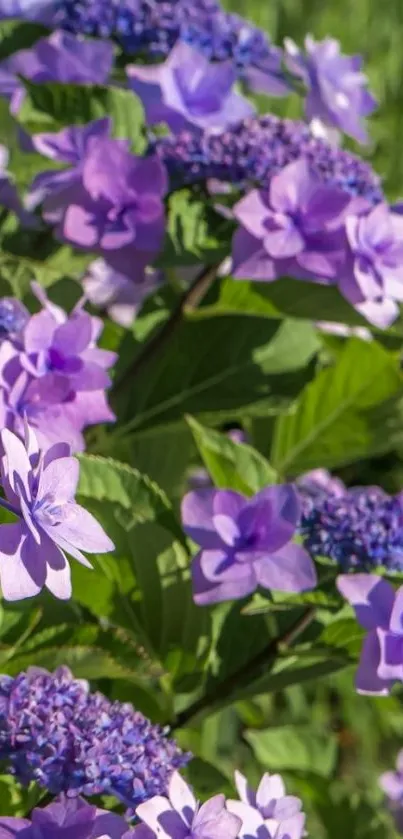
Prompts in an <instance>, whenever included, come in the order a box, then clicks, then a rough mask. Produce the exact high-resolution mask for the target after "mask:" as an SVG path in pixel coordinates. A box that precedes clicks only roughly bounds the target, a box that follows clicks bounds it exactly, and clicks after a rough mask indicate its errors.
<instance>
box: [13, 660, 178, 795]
mask: <svg viewBox="0 0 403 839" xmlns="http://www.w3.org/2000/svg"><path fill="white" fill-rule="evenodd" d="M0 759H1V760H4V761H6V763H7V766H8V769H9V771H11V772H12V774H14V775H15V776H16V778H17V779H18V781H20V783H23V784H28V783H30V782H31V781H36V783H38V784H39V785H40V786H41V787H42V788H45V789H47V790H48V791H49V792H50V793H52V794H54V795H57V794H59V793H60V792H66V794H67V795H68V796H69V797H76V796H78V795H81V794H83V795H89V796H91V795H100V794H105V795H114V796H115V797H116V798H118V799H119V800H120V801H121V802H123V803H124V804H125V805H126V806H127V807H129V808H133V807H136V806H137V805H138V804H140V802H142V801H145V800H147V799H148V798H151V797H153V796H155V795H165V794H166V792H167V790H168V786H169V782H170V779H171V777H172V773H173V772H174V770H175V769H179V768H181V767H183V766H185V765H186V763H188V761H189V760H190V755H189V754H185V753H183V752H181V750H180V749H179V748H178V746H177V745H176V743H175V742H174V741H173V740H170V739H168V738H167V737H166V736H165V734H164V732H163V731H162V730H161V729H160V728H159V727H158V726H156V725H152V724H151V723H150V721H149V720H148V719H147V718H146V717H144V716H143V715H142V714H141V713H140V712H139V711H136V710H135V709H134V708H133V707H132V706H131V705H129V704H127V703H126V704H122V703H120V702H110V701H109V700H108V699H106V697H104V696H103V695H102V694H100V693H91V692H90V689H89V685H88V683H87V682H85V681H84V680H83V679H74V678H73V676H72V674H71V673H70V671H69V670H68V669H67V668H65V667H61V668H59V669H58V670H56V671H55V672H54V673H48V672H46V671H45V670H41V669H38V668H36V667H33V668H30V669H29V670H28V671H27V672H26V673H20V675H19V676H16V677H15V678H11V677H10V676H3V677H1V679H0Z"/></svg>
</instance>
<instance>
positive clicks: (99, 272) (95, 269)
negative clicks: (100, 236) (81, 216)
mask: <svg viewBox="0 0 403 839" xmlns="http://www.w3.org/2000/svg"><path fill="white" fill-rule="evenodd" d="M133 269H134V270H133V273H132V274H131V275H130V276H127V275H126V274H122V273H120V272H119V271H115V269H114V268H112V267H111V266H110V265H108V263H107V262H105V260H104V259H96V260H95V261H94V262H91V264H90V265H89V266H88V269H87V273H86V274H85V277H84V278H83V281H82V282H83V286H84V290H85V293H86V296H87V298H88V300H89V301H90V303H92V304H93V305H94V306H98V307H99V308H100V309H105V310H106V311H107V313H108V315H109V317H110V318H111V320H113V321H115V322H116V323H118V324H120V326H124V327H126V328H129V327H130V326H131V325H132V323H133V321H134V319H135V317H136V315H137V312H138V311H139V310H140V308H141V306H142V304H143V303H144V301H145V300H146V299H147V297H148V296H149V295H150V294H152V293H153V292H154V291H156V289H157V288H159V286H160V285H161V283H162V282H163V278H162V274H161V272H160V271H156V270H155V269H152V268H147V267H146V266H142V265H141V263H140V262H135V264H134V265H133ZM0 312H1V310H0Z"/></svg>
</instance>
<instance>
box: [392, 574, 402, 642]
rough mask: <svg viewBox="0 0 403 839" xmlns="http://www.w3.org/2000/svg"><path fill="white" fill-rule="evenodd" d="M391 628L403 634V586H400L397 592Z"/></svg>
mask: <svg viewBox="0 0 403 839" xmlns="http://www.w3.org/2000/svg"><path fill="white" fill-rule="evenodd" d="M390 629H391V630H392V632H396V633H397V634H398V635H402V634H403V586H400V588H398V590H397V592H396V593H395V602H394V604H393V609H392V614H391V616H390Z"/></svg>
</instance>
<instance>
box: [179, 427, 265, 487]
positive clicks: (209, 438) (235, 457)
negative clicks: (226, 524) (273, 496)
mask: <svg viewBox="0 0 403 839" xmlns="http://www.w3.org/2000/svg"><path fill="white" fill-rule="evenodd" d="M186 419H187V423H188V425H189V426H190V429H191V431H192V434H193V437H194V440H195V443H196V446H197V448H198V450H199V452H200V454H201V457H202V458H203V460H204V463H205V465H206V468H207V469H208V471H209V473H210V475H211V477H212V479H213V481H214V484H215V486H217V487H220V488H223V489H234V490H236V491H237V492H242V493H244V494H245V495H253V494H254V493H255V492H258V491H259V490H260V489H264V487H266V486H268V484H273V483H275V482H276V473H275V472H274V470H273V469H272V468H271V466H270V464H269V463H268V462H267V460H266V459H265V458H264V457H263V455H261V454H259V452H257V451H256V450H255V449H253V448H252V446H248V445H246V444H245V443H235V442H233V440H231V439H230V438H229V437H227V435H226V434H221V433H220V432H219V431H214V430H213V429H211V428H206V427H205V426H203V425H201V424H200V423H199V422H197V420H195V419H194V418H193V417H187V418H186Z"/></svg>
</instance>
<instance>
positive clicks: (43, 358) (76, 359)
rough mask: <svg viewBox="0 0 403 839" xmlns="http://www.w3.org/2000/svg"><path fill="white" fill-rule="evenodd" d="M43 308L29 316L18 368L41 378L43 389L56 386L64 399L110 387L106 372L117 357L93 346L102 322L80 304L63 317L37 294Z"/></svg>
mask: <svg viewBox="0 0 403 839" xmlns="http://www.w3.org/2000/svg"><path fill="white" fill-rule="evenodd" d="M40 293H41V299H42V300H43V302H44V304H45V305H44V308H43V309H42V311H41V312H39V313H38V314H37V315H32V317H31V318H30V319H29V321H28V323H27V324H26V325H25V328H24V331H23V335H22V351H21V352H20V353H19V361H20V364H21V367H22V368H23V369H24V370H26V372H27V373H29V374H30V375H31V376H33V377H34V378H42V379H43V381H42V386H43V388H44V389H46V388H47V387H49V388H50V389H51V388H52V387H53V386H54V385H55V384H56V385H57V388H58V389H59V392H60V393H62V392H63V390H64V391H65V398H67V397H68V396H69V395H70V394H71V393H79V392H80V391H94V390H104V389H105V388H107V387H109V385H110V384H111V379H110V377H109V375H108V373H107V372H106V371H107V369H108V368H109V367H111V366H112V365H113V364H114V363H115V361H116V359H117V355H116V353H114V352H110V351H109V350H102V349H99V347H97V346H96V339H97V338H98V336H99V334H100V332H101V331H102V321H100V320H99V319H98V318H95V317H92V316H91V315H89V314H88V312H85V311H84V309H83V308H82V303H81V302H80V303H79V304H78V306H76V308H75V309H74V310H73V311H72V312H71V314H70V315H69V316H68V317H67V316H66V313H65V312H64V311H63V309H61V308H59V306H55V305H54V304H52V303H50V301H48V299H47V297H46V296H45V295H44V293H43V292H42V290H41V292H40Z"/></svg>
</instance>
